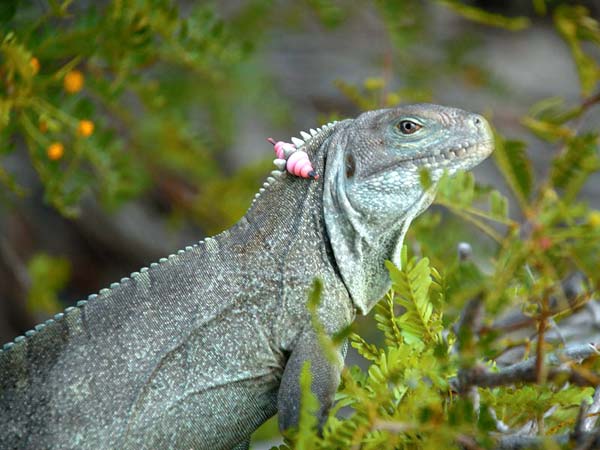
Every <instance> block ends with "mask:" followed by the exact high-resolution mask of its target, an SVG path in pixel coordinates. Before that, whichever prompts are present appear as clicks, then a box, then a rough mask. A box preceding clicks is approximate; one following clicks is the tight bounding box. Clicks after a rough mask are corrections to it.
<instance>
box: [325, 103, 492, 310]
mask: <svg viewBox="0 0 600 450" xmlns="http://www.w3.org/2000/svg"><path fill="white" fill-rule="evenodd" d="M492 150H493V136H492V132H491V129H490V126H489V125H488V123H487V121H486V120H485V119H484V118H483V117H481V116H480V115H477V114H473V113H469V112H466V111H463V110H460V109H456V108H448V107H443V106H438V105H430V104H418V105H406V106H400V107H397V108H392V109H384V110H377V111H370V112H367V113H364V114H362V115H361V116H359V117H358V118H356V119H355V120H351V121H344V122H341V123H339V124H338V125H337V127H336V130H335V132H334V133H333V134H332V136H331V139H330V141H329V143H328V151H327V162H326V171H325V176H324V181H323V182H324V198H323V205H324V215H325V221H326V225H327V231H328V235H329V238H330V241H331V244H332V247H333V251H334V254H335V258H336V262H337V264H338V266H339V269H340V272H341V274H342V278H343V279H344V282H345V283H346V286H347V287H348V289H349V291H350V295H351V296H352V299H353V301H354V303H355V305H356V307H357V308H358V309H359V310H360V311H361V312H363V313H367V312H368V311H369V310H370V309H371V307H372V306H373V305H374V304H375V302H377V301H378V300H379V299H380V298H381V296H382V295H383V294H384V293H385V292H386V291H387V289H389V277H388V274H387V270H386V269H385V266H384V262H385V260H392V261H393V262H394V263H395V264H399V253H400V248H401V246H402V241H403V238H404V234H405V233H406V229H407V228H408V225H409V224H410V222H411V221H412V220H413V219H414V218H415V217H416V216H417V215H418V214H420V213H421V212H423V211H424V210H425V209H426V208H427V207H428V206H429V205H430V204H431V202H432V200H433V195H434V193H435V184H436V182H437V181H438V180H439V179H440V177H441V176H442V174H443V173H444V171H446V172H448V173H454V172H456V171H458V170H468V169H471V168H472V167H474V166H476V165H477V164H479V163H480V162H481V161H483V160H484V159H485V158H486V157H487V156H489V154H490V153H491V152H492ZM423 169H426V170H427V171H428V172H429V174H430V178H431V180H432V181H433V185H432V186H430V187H429V188H428V189H425V188H424V187H423V185H422V182H421V172H422V171H423Z"/></svg>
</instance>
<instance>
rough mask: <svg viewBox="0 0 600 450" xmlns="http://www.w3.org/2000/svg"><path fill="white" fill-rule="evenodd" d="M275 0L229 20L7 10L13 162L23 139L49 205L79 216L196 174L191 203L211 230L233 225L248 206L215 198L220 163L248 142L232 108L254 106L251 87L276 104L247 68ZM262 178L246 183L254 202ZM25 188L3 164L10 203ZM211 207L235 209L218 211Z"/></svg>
mask: <svg viewBox="0 0 600 450" xmlns="http://www.w3.org/2000/svg"><path fill="white" fill-rule="evenodd" d="M268 3H269V2H267V1H251V2H248V3H247V5H246V6H245V7H243V8H240V9H239V10H238V11H237V14H236V15H235V16H233V17H231V18H230V19H229V20H228V21H227V22H226V21H224V20H223V19H222V18H220V17H219V16H218V15H217V14H216V12H215V9H214V7H213V6H212V5H210V4H202V3H199V4H197V5H195V6H193V7H191V8H189V9H190V10H189V11H186V12H185V13H183V12H181V11H180V10H179V8H178V7H177V6H176V5H175V4H174V2H172V1H169V0H135V1H130V2H123V1H119V0H114V1H107V2H87V3H86V4H85V5H84V4H79V3H77V2H73V1H72V0H61V1H59V0H52V1H49V2H47V4H45V2H23V1H18V0H7V1H5V2H3V6H2V8H1V9H0V14H1V15H0V142H1V145H0V158H5V157H6V156H8V155H9V154H10V153H13V152H16V151H21V149H22V146H23V143H24V144H25V146H26V148H27V151H28V155H29V160H30V162H31V165H32V166H33V168H34V169H35V171H36V172H37V175H38V176H39V178H40V180H41V182H42V183H43V186H44V189H45V199H46V201H47V202H48V203H49V204H51V205H52V206H53V207H54V208H56V209H57V210H58V211H60V212H61V213H62V214H64V215H67V216H74V215H76V214H77V213H78V204H79V202H80V199H81V197H82V195H84V194H86V193H92V194H93V195H96V196H98V197H99V198H100V199H101V200H102V202H103V203H104V205H105V206H107V207H109V208H114V207H117V206H119V205H120V204H122V203H123V202H124V201H126V200H129V199H131V198H134V197H137V196H139V195H140V194H141V193H142V192H144V191H145V190H147V189H149V188H150V187H151V186H153V185H169V184H175V185H177V184H178V182H179V183H181V182H180V181H179V179H180V178H185V179H186V180H190V181H189V183H190V184H191V185H192V186H191V188H190V189H191V191H192V192H196V193H198V192H199V193H201V194H202V195H198V196H195V197H194V200H193V201H192V204H191V205H187V204H186V205H185V206H186V208H182V209H184V210H189V211H191V213H190V214H189V215H190V216H191V217H192V218H196V219H197V220H198V221H199V222H202V221H203V219H206V220H205V222H206V223H207V225H206V226H207V228H208V229H211V228H212V227H215V226H216V225H215V224H214V223H212V224H211V223H210V221H209V220H208V219H209V218H210V219H212V220H213V221H218V226H219V227H221V226H222V225H223V223H224V222H225V223H230V222H231V221H232V220H234V218H235V217H238V216H239V215H240V214H241V213H242V212H243V211H244V209H240V207H239V205H236V204H235V203H233V204H231V203H229V202H228V201H227V199H225V201H224V202H223V201H222V199H221V197H220V195H219V196H218V195H216V194H215V191H217V190H218V189H216V187H215V185H217V186H221V184H222V179H223V177H224V176H225V175H226V174H225V172H224V168H223V167H221V165H220V164H219V163H218V162H217V157H216V156H217V155H218V154H219V152H223V151H224V150H225V149H227V148H228V146H229V145H230V144H231V142H232V136H234V135H235V133H234V131H235V116H234V115H232V114H231V111H234V110H235V109H236V108H238V107H239V106H240V104H242V103H243V99H244V98H246V99H248V100H252V98H251V97H250V98H248V97H247V96H245V95H241V93H242V92H252V93H255V95H256V97H258V96H260V97H261V99H263V101H267V102H268V101H269V99H270V96H269V94H268V92H269V90H268V89H267V88H266V81H265V79H264V78H261V75H260V73H258V72H257V70H256V69H252V67H251V66H250V67H248V66H247V65H249V64H251V62H250V60H249V55H251V53H252V50H253V47H254V45H255V44H256V42H259V40H260V36H261V30H263V29H264V27H263V26H262V24H261V23H260V19H261V15H262V14H263V12H264V10H265V8H266V7H267V6H268ZM184 14H185V18H183V15H184ZM57 30H60V32H57ZM245 72H246V73H245ZM249 74H250V75H254V76H249ZM261 83H264V84H261ZM190 98H193V99H194V102H189V101H187V100H188V99H190ZM274 110H275V111H277V108H274ZM82 122H83V123H84V125H83V126H82ZM85 123H87V127H88V128H87V130H86V129H85ZM90 124H91V127H92V128H91V129H90ZM262 166H264V164H263V165H262ZM246 172H248V170H247V171H246ZM253 173H254V176H250V177H249V176H242V177H239V178H238V179H237V184H236V187H237V190H238V191H239V192H241V194H242V195H243V196H245V197H250V195H251V193H250V191H251V190H253V189H254V186H255V184H256V183H257V182H258V179H259V170H258V169H255V170H254V172H253ZM20 181H21V180H20V179H19V176H18V174H13V173H10V172H9V171H8V170H6V169H4V168H2V167H1V166H0V185H1V186H2V187H3V189H2V198H3V199H4V200H5V201H9V200H11V197H10V196H9V195H8V193H9V192H10V193H12V194H17V195H23V194H24V193H25V189H24V188H23V186H22V185H21V182H20ZM6 188H7V189H6ZM197 199H202V201H199V200H197ZM216 199H219V200H220V201H214V200H216ZM184 202H185V201H184V200H182V199H180V198H175V199H174V203H184ZM207 204H211V206H212V207H213V208H214V205H215V204H216V205H224V206H223V207H222V208H221V209H219V210H218V211H214V210H213V211H212V213H211V214H208V213H207V212H206V210H207V209H208V207H207V206H206V205H207Z"/></svg>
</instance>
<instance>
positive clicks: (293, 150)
mask: <svg viewBox="0 0 600 450" xmlns="http://www.w3.org/2000/svg"><path fill="white" fill-rule="evenodd" d="M302 133H304V134H307V133H305V132H304V131H302V132H301V133H300V134H302ZM308 137H310V135H309V136H308ZM267 141H269V142H270V143H271V144H273V149H274V150H275V154H276V155H277V159H275V161H273V162H274V163H275V166H276V167H277V168H278V169H279V168H281V170H283V168H284V167H285V170H287V171H288V173H291V174H292V175H295V176H297V177H301V178H313V179H315V180H316V179H318V178H319V175H317V173H316V172H315V169H313V166H312V163H311V162H310V159H309V157H308V153H306V152H305V151H304V150H299V148H300V147H302V146H304V145H305V144H304V141H303V140H301V139H298V138H296V137H293V138H292V142H293V143H294V144H290V143H288V142H283V141H279V142H275V139H273V138H269V139H267ZM267 181H268V182H272V181H271V180H270V179H269V178H267ZM273 181H275V180H273ZM265 187H266V186H265Z"/></svg>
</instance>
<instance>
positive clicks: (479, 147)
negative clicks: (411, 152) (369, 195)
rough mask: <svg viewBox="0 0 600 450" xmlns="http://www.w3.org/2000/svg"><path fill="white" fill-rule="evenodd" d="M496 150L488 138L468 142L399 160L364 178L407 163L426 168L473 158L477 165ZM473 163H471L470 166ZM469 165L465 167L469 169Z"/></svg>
mask: <svg viewBox="0 0 600 450" xmlns="http://www.w3.org/2000/svg"><path fill="white" fill-rule="evenodd" d="M493 150H494V146H493V141H492V140H486V141H480V142H475V143H472V142H467V143H465V144H462V145H460V146H459V147H454V148H450V149H448V150H440V151H439V152H438V153H435V154H429V155H421V156H415V157H412V158H403V159H400V160H398V161H397V162H396V163H394V164H392V165H391V166H385V167H382V168H380V169H378V170H375V171H373V172H371V173H369V174H368V175H367V176H366V177H365V178H364V179H365V180H368V179H371V178H374V177H376V176H378V175H381V173H383V172H388V171H390V170H394V169H396V168H398V167H403V166H405V165H406V163H413V164H414V165H415V166H419V167H424V168H426V169H436V168H440V167H441V166H443V165H444V164H446V163H448V162H451V161H455V160H457V159H463V160H466V159H471V160H473V161H474V163H473V164H472V165H476V164H477V163H479V162H480V161H482V160H484V159H485V158H487V157H488V156H489V155H490V154H491V153H492V151H493ZM470 166H471V165H469V167H470ZM469 167H463V169H468V168H469Z"/></svg>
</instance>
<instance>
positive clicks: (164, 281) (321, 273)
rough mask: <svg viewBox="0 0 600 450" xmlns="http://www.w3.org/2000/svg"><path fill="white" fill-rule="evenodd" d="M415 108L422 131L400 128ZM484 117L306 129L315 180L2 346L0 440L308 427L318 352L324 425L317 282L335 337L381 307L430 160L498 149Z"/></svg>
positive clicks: (430, 114)
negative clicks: (307, 367)
mask: <svg viewBox="0 0 600 450" xmlns="http://www.w3.org/2000/svg"><path fill="white" fill-rule="evenodd" d="M407 118H408V119H410V120H414V121H416V122H419V123H420V124H421V125H422V128H423V130H424V131H422V132H420V133H417V134H416V135H415V136H402V135H399V133H398V127H397V124H398V121H399V120H406V119H407ZM474 118H478V116H474V115H472V114H470V113H466V112H464V111H460V110H456V109H452V108H444V107H440V106H436V105H409V106H405V107H398V108H392V109H389V110H380V111H372V112H368V113H365V114H363V115H361V116H360V117H358V118H357V119H354V120H346V121H343V122H339V123H337V124H335V125H331V126H325V127H323V129H320V130H319V131H314V130H311V136H312V137H310V138H309V137H307V136H308V134H307V133H303V134H302V136H303V137H304V138H305V139H307V141H306V143H305V144H302V142H301V141H299V140H294V142H295V143H296V145H297V146H301V147H302V150H304V151H306V152H307V154H308V155H309V157H310V159H311V161H312V164H313V167H314V169H315V171H316V172H317V173H318V174H320V175H321V177H320V178H319V180H316V181H315V180H307V179H301V178H297V177H294V176H292V175H290V174H284V175H281V176H279V177H277V179H274V180H271V181H270V182H269V185H268V187H267V188H266V190H265V191H264V192H263V193H262V194H261V195H260V196H259V197H258V198H257V199H256V200H255V201H254V202H253V205H252V207H251V208H250V210H249V211H248V213H247V214H246V215H245V216H244V217H243V218H242V219H240V221H239V222H238V223H237V224H236V225H235V226H233V227H232V228H231V229H229V230H227V231H225V232H223V233H221V234H220V235H218V236H215V237H214V238H208V239H207V240H206V241H205V242H203V243H200V244H198V245H195V246H193V247H188V248H186V250H185V251H180V252H177V254H175V255H171V256H169V257H168V258H166V259H163V260H161V262H160V263H159V264H152V265H151V266H150V268H149V269H141V270H140V272H139V273H135V274H132V276H131V278H126V279H123V280H121V282H120V283H117V284H115V285H111V288H110V289H104V290H102V291H101V292H100V294H99V295H97V296H90V298H89V300H88V302H87V303H85V302H84V303H81V306H78V307H77V308H69V309H67V310H66V311H65V314H64V316H63V315H61V316H57V319H56V320H54V321H50V322H49V323H48V324H47V325H46V326H40V327H36V332H35V333H33V334H32V333H27V337H20V338H18V339H16V340H15V342H14V343H12V344H8V345H7V346H5V348H4V349H3V350H2V351H0V449H40V448H43V449H180V448H186V449H187V448H190V449H211V450H217V449H229V448H233V447H236V448H245V447H246V446H247V442H248V439H249V437H250V435H251V433H252V432H253V431H254V430H255V429H256V428H257V427H258V426H260V424H261V423H263V422H264V421H265V420H267V419H268V418H269V417H270V416H272V415H273V414H275V412H276V411H279V422H280V427H281V428H282V429H287V428H289V427H293V426H295V425H297V421H298V412H299V399H300V395H301V393H300V387H299V377H300V373H301V370H302V367H303V366H304V363H305V362H306V361H310V363H311V370H312V375H313V385H312V390H313V392H314V393H315V395H316V396H317V398H318V400H319V402H320V405H321V406H320V409H319V411H318V417H319V422H320V423H322V421H323V420H324V419H325V417H326V414H327V411H328V409H329V407H330V405H331V402H332V401H333V395H334V393H335V390H336V388H337V385H338V383H339V376H340V371H341V367H342V363H343V357H344V354H345V346H342V347H341V348H340V349H339V355H338V360H337V361H329V360H328V359H327V358H326V356H325V355H324V353H323V349H322V348H321V347H320V345H319V339H318V336H316V334H315V331H314V330H313V328H312V324H311V318H310V314H309V312H308V310H307V308H306V301H307V294H308V293H309V291H310V289H311V286H312V283H313V280H314V278H315V277H317V276H318V277H320V278H321V279H322V280H323V285H324V291H323V298H322V301H321V304H320V305H319V308H318V311H317V314H318V316H319V319H320V320H321V322H322V323H323V325H324V326H325V329H326V331H327V332H328V333H329V334H333V333H335V332H336V331H339V330H340V329H342V328H343V327H345V326H347V325H349V324H350V323H351V322H352V320H353V319H354V316H355V311H356V310H357V309H358V310H359V311H361V312H363V313H366V312H368V311H369V310H370V309H371V307H372V306H373V304H374V303H375V302H376V301H377V300H378V299H379V297H380V296H381V295H383V293H384V292H385V290H386V289H387V288H388V287H389V278H388V275H387V271H386V270H385V266H384V262H385V260H387V259H391V260H392V261H395V262H398V254H399V248H400V246H401V244H402V240H403V237H404V234H405V233H406V229H407V227H408V225H409V224H410V222H411V220H412V219H413V218H414V217H416V215H418V214H419V213H421V212H422V211H423V210H424V209H425V208H426V207H427V206H428V205H429V203H430V202H431V199H432V198H433V190H430V191H427V192H424V191H423V190H422V188H421V186H420V183H419V170H420V168H422V167H427V168H430V169H431V171H432V178H433V179H434V181H435V180H437V179H439V176H440V175H441V173H442V171H443V170H444V169H451V170H457V169H459V168H464V169H467V168H470V167H472V166H473V165H475V164H476V163H478V162H479V161H481V160H482V159H483V158H484V157H485V156H487V155H488V154H489V152H490V151H491V144H490V142H491V135H490V132H489V127H487V125H486V124H485V121H483V119H481V118H479V119H480V120H479V119H478V120H477V121H475V120H474ZM482 121H483V122H482ZM313 131H314V132H313ZM349 159H351V160H352V161H353V167H352V170H351V171H350V172H349V171H348V170H347V167H346V166H347V164H346V163H347V161H348V160H349ZM273 175H274V176H277V173H274V174H273Z"/></svg>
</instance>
